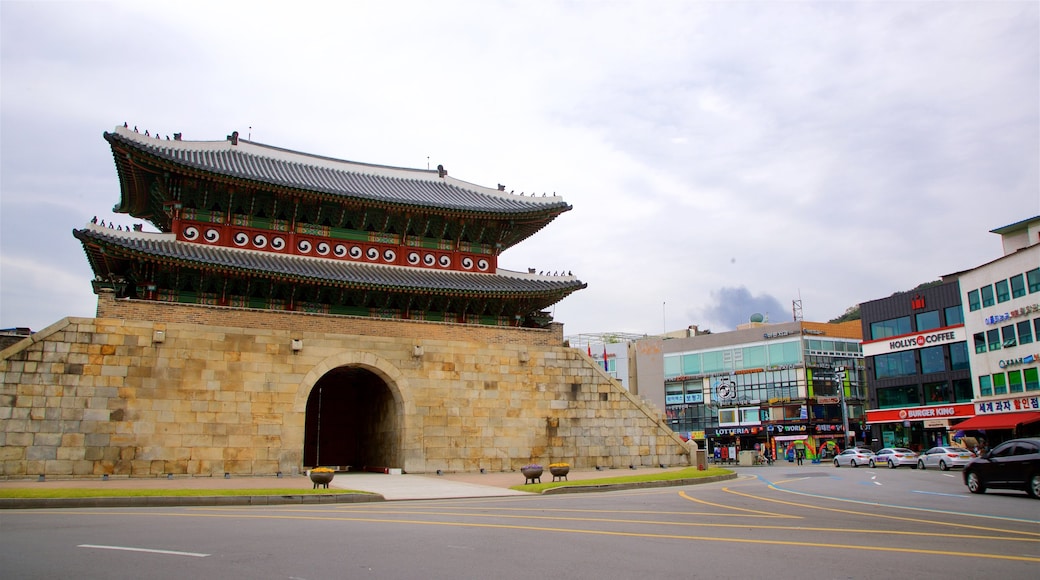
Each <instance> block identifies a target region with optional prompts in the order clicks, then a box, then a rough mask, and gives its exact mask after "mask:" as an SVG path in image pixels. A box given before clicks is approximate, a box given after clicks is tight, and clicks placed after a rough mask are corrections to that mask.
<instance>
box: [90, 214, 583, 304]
mask: <svg viewBox="0 0 1040 580" xmlns="http://www.w3.org/2000/svg"><path fill="white" fill-rule="evenodd" d="M72 233H73V235H74V236H75V237H76V238H78V239H79V240H80V241H81V242H83V244H84V246H85V247H86V246H87V245H89V244H99V245H102V246H105V247H107V248H108V249H107V250H106V255H108V257H114V256H111V255H110V254H108V253H109V252H112V251H113V250H115V251H118V250H120V249H121V250H123V251H125V252H126V256H125V258H131V257H137V258H139V257H142V256H150V257H153V258H156V259H159V260H163V261H179V262H192V263H196V264H199V265H207V266H217V267H223V268H228V269H232V270H239V271H242V272H253V273H256V274H257V275H260V276H264V277H270V276H274V277H293V278H304V279H310V280H314V281H315V282H331V283H333V284H338V285H344V286H351V287H358V286H361V287H369V288H382V289H389V288H395V289H406V290H415V291H430V290H434V291H437V292H441V293H446V294H456V293H465V294H473V293H475V294H479V295H482V296H507V295H517V294H520V295H535V296H537V295H542V296H554V297H555V298H553V299H552V300H550V301H548V302H547V303H546V305H549V304H552V303H555V302H556V301H557V300H559V299H561V298H562V297H563V296H566V295H567V294H570V293H571V292H574V291H575V290H580V289H582V288H584V287H585V286H586V285H585V284H584V283H583V282H581V281H580V280H578V279H577V278H575V277H573V276H538V275H533V274H524V273H520V272H510V271H508V270H499V272H498V273H496V274H471V273H466V272H456V271H443V270H428V269H424V268H408V267H403V266H381V265H373V264H365V263H358V262H348V261H342V260H331V259H324V258H308V257H302V256H292V255H283V254H276V253H272V252H260V251H254V250H240V249H236V248H225V247H220V246H204V245H202V244H196V243H191V242H180V241H177V240H176V239H175V236H174V235H172V234H155V233H148V232H127V231H113V230H111V229H109V228H105V227H100V226H96V225H88V226H87V227H86V228H84V229H82V230H73V232H72ZM89 253H90V251H89V250H88V254H89ZM92 265H93V266H94V267H95V273H97V274H103V272H97V267H98V266H99V265H98V264H92Z"/></svg>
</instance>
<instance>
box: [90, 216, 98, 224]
mask: <svg viewBox="0 0 1040 580" xmlns="http://www.w3.org/2000/svg"><path fill="white" fill-rule="evenodd" d="M90 223H92V224H96V223H97V216H94V219H92V220H90Z"/></svg>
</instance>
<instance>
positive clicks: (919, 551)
mask: <svg viewBox="0 0 1040 580" xmlns="http://www.w3.org/2000/svg"><path fill="white" fill-rule="evenodd" d="M61 515H62V516H68V515H96V516H97V515H100V516H106V515H107V516H111V515H122V516H128V515H135V516H153V517H155V516H158V517H189V518H220V519H268V520H307V521H354V522H371V523H380V524H387V523H393V524H406V525H418V526H423V525H425V526H453V527H463V528H485V529H503V530H524V531H538V532H558V533H564V534H585V535H593V536H613V537H627V538H653V539H664V540H687V541H700V542H719V543H735V544H757V545H770V546H792V547H798V548H809V549H814V548H822V549H835V550H840V551H848V550H859V551H866V552H894V553H902V554H922V555H929V556H955V557H961V558H971V559H975V560H977V559H980V558H982V559H987V560H1009V561H1017V562H1038V563H1040V557H1032V556H1012V555H999V554H987V553H985V552H974V551H973V552H966V551H948V550H924V549H919V548H899V547H887V546H862V545H857V544H819V543H812V544H807V543H805V542H801V541H791V540H758V539H750V538H719V537H713V536H686V535H678V534H650V533H635V532H617V531H605V530H581V529H570V528H546V527H539V526H514V525H506V524H481V523H460V522H429V521H423V520H385V519H376V518H355V517H349V518H348V517H342V516H337V517H310V516H272V515H248V514H234V515H232V514H205V513H197V512H195V513H160V512H125V513H118V512H115V513H114V512H110V511H106V512H86V511H83V512H79V511H77V512H71V513H62V514H61Z"/></svg>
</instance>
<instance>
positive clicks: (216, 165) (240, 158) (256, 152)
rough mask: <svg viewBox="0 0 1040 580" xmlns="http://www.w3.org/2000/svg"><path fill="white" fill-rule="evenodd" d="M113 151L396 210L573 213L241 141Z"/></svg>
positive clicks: (128, 140)
mask: <svg viewBox="0 0 1040 580" xmlns="http://www.w3.org/2000/svg"><path fill="white" fill-rule="evenodd" d="M104 136H105V139H107V140H108V141H109V143H111V145H112V148H113V150H115V149H116V148H117V147H120V148H132V149H134V150H137V151H140V152H142V153H145V154H147V155H151V156H154V157H156V158H158V159H161V160H164V161H167V162H170V163H174V164H176V165H179V166H182V167H186V168H191V169H195V170H200V171H204V172H208V173H213V174H217V175H223V176H229V177H234V178H239V179H246V180H250V181H254V182H259V183H263V184H268V185H272V186H281V187H288V188H293V189H299V190H304V191H312V192H316V193H322V194H331V195H337V196H343V197H345V198H355V199H363V200H373V201H381V202H385V203H391V204H399V205H408V206H421V207H433V208H444V209H453V210H458V211H465V212H478V213H491V214H504V215H515V216H523V215H555V214H558V213H560V212H563V211H567V210H569V209H570V206H569V205H567V203H566V202H564V201H563V200H562V198H560V197H557V196H555V195H553V196H548V197H536V196H533V195H532V196H529V195H514V194H511V193H508V192H505V191H499V190H497V189H492V188H487V187H481V186H478V185H473V184H470V183H466V182H464V181H461V180H458V179H454V178H452V177H450V176H447V175H445V176H444V177H441V176H440V175H439V174H438V172H437V171H436V170H432V171H431V170H421V169H404V168H397V167H387V166H380V165H369V164H364V163H355V162H350V161H342V160H338V159H331V158H328V157H321V156H316V155H308V154H305V153H299V152H296V151H290V150H287V149H281V148H278V147H272V146H269V145H263V144H260V143H253V142H251V141H246V140H244V139H239V140H238V144H237V145H235V144H232V142H231V141H230V140H225V141H180V140H164V139H159V138H157V137H158V136H156V137H152V136H145V135H144V134H141V133H137V132H135V131H133V130H129V129H126V128H124V127H117V128H116V130H115V131H114V132H112V133H107V132H106V133H105V135H104Z"/></svg>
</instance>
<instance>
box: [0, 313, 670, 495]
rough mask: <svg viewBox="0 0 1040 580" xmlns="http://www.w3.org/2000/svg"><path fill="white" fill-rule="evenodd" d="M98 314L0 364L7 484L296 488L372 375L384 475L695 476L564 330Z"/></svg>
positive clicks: (377, 452) (372, 424)
mask: <svg viewBox="0 0 1040 580" xmlns="http://www.w3.org/2000/svg"><path fill="white" fill-rule="evenodd" d="M98 312H99V316H98V318H90V319H84V318H66V319H64V320H62V321H60V322H58V323H56V324H54V325H52V326H50V327H48V328H46V329H44V330H42V331H40V332H38V333H36V334H34V335H32V336H31V337H29V338H26V339H24V340H22V341H20V342H18V343H15V344H14V345H12V346H10V347H8V348H7V349H5V350H3V351H0V477H7V478H20V477H36V476H38V475H40V474H44V475H47V476H57V477H79V476H82V477H90V476H100V475H102V474H111V475H128V476H134V477H155V476H159V475H163V474H167V473H173V474H185V475H197V476H209V475H218V476H219V475H223V474H224V473H231V474H233V475H273V474H274V473H276V472H279V471H280V472H283V473H287V474H292V473H298V472H300V471H301V470H303V469H306V468H307V467H310V466H308V465H304V455H305V430H306V428H307V424H308V420H313V418H312V419H308V416H307V402H308V398H309V397H310V396H311V393H312V390H313V389H314V388H315V386H316V385H317V384H318V383H319V382H320V381H322V380H323V378H326V377H330V376H337V373H342V372H344V370H345V369H362V370H364V371H366V372H367V373H371V374H372V375H373V376H374V377H377V382H379V383H380V384H379V385H377V386H376V387H373V388H374V389H375V390H379V391H381V392H385V393H386V396H385V397H384V398H383V399H380V401H379V402H376V403H365V404H367V405H369V406H368V407H365V408H364V409H363V413H364V415H365V417H366V418H365V425H366V426H365V427H364V428H363V429H362V430H361V431H359V432H358V433H359V434H357V435H356V437H358V439H359V444H360V445H361V446H362V447H364V451H363V452H361V456H362V457H364V458H365V459H366V460H368V461H379V462H381V464H382V465H381V466H385V467H400V468H403V469H404V471H406V472H409V473H429V472H435V471H436V470H438V469H441V470H444V471H446V472H476V471H479V470H480V469H486V470H488V471H505V470H516V469H518V468H519V467H520V466H521V465H524V464H526V463H530V462H538V463H542V464H548V463H551V462H556V461H566V462H568V463H570V464H571V465H573V466H575V467H576V468H591V467H595V466H604V467H628V466H629V465H637V466H656V465H659V464H666V465H689V464H690V457H689V450H688V449H687V447H686V445H685V444H684V443H683V441H682V440H681V439H679V437H678V436H677V435H676V434H675V433H673V432H672V431H671V429H669V427H668V425H667V423H666V422H665V421H664V419H663V417H662V415H661V413H660V412H659V411H658V410H657V409H655V408H653V407H651V406H649V405H648V404H647V403H644V402H643V401H641V400H639V398H638V397H635V396H633V395H631V394H629V393H628V392H627V391H625V390H624V389H623V388H622V387H621V386H620V384H618V383H617V382H616V381H614V380H612V379H611V378H610V377H609V376H607V375H606V374H605V373H604V372H603V370H602V369H601V368H599V366H598V365H596V364H595V362H593V361H592V360H591V359H589V358H588V357H587V356H586V355H585V354H584V353H582V352H580V351H578V350H576V349H571V348H567V347H564V346H562V344H561V342H562V326H560V325H554V327H553V328H551V329H549V330H533V329H511V328H500V327H483V326H477V325H459V324H445V323H432V322H421V321H401V320H378V319H369V318H354V317H344V316H324V315H313V314H303V313H288V312H258V311H252V310H244V309H233V308H219V307H210V306H191V305H180V304H174V305H171V304H163V303H155V302H146V301H131V300H113V299H111V297H110V296H106V295H104V294H103V295H102V296H101V297H100V299H99V306H98ZM294 341H299V342H296V343H295V347H294ZM294 348H295V349H294ZM323 384H330V383H328V382H327V381H326V382H325V383H323ZM324 420H329V419H324ZM354 467H359V466H354Z"/></svg>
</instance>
